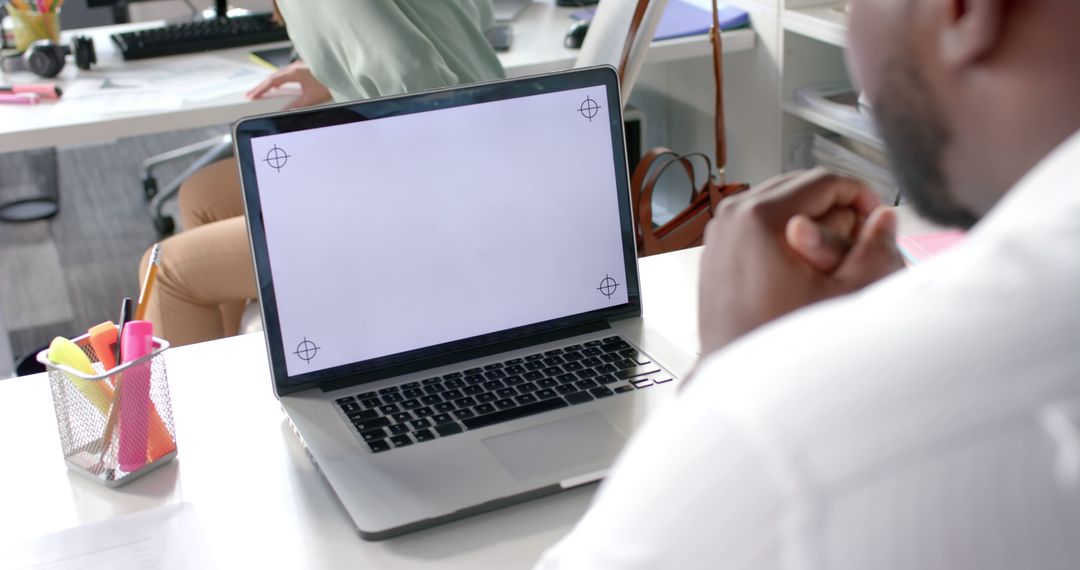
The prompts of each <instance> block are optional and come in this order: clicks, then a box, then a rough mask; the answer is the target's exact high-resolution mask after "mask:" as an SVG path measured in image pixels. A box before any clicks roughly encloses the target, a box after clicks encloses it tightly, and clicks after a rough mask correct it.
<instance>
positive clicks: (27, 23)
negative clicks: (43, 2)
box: [7, 4, 60, 51]
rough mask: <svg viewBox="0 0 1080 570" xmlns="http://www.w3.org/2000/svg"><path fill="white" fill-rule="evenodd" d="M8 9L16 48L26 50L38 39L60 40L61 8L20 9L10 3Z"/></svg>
mask: <svg viewBox="0 0 1080 570" xmlns="http://www.w3.org/2000/svg"><path fill="white" fill-rule="evenodd" d="M7 10H8V15H9V16H11V23H12V28H13V31H14V35H15V49H17V50H19V51H25V50H26V48H28V47H30V44H32V43H34V42H36V41H37V40H52V41H54V42H58V41H60V9H59V8H57V9H56V11H54V12H38V11H34V10H20V9H18V8H16V7H15V6H13V5H11V4H9V5H8V7H7Z"/></svg>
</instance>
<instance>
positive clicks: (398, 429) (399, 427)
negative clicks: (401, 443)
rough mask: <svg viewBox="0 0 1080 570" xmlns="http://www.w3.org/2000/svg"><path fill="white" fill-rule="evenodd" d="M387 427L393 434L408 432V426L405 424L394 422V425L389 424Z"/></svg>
mask: <svg viewBox="0 0 1080 570" xmlns="http://www.w3.org/2000/svg"><path fill="white" fill-rule="evenodd" d="M387 429H389V430H390V433H392V434H394V435H401V434H403V433H409V426H408V425H407V424H394V425H392V426H390V427H389V428H387Z"/></svg>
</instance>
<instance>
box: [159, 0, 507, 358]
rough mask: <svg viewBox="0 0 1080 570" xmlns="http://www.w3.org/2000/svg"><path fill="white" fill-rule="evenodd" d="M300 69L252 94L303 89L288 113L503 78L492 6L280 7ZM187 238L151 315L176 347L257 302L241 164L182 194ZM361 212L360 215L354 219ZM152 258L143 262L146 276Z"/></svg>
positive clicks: (286, 0) (217, 331)
mask: <svg viewBox="0 0 1080 570" xmlns="http://www.w3.org/2000/svg"><path fill="white" fill-rule="evenodd" d="M278 4H279V8H280V10H281V13H282V15H283V16H284V19H285V22H286V24H287V26H288V30H289V37H290V39H291V40H292V42H293V46H294V47H295V48H296V51H297V53H298V54H299V55H300V57H301V59H302V60H303V63H295V64H292V65H290V66H289V67H286V68H284V69H282V70H280V71H278V72H277V73H275V74H274V75H272V76H271V77H269V78H268V79H267V80H266V81H264V82H263V83H262V84H260V85H259V86H257V87H256V88H255V89H253V90H252V91H251V92H250V93H249V94H248V95H249V96H250V97H261V96H262V95H263V94H264V93H266V92H267V91H269V90H270V89H273V88H275V87H277V86H278V85H281V84H284V83H291V82H295V83H299V84H300V86H301V89H302V91H301V95H300V97H299V98H298V99H296V100H295V101H293V102H292V104H291V105H290V108H296V107H303V106H308V105H314V104H319V103H323V102H326V101H329V100H331V99H333V100H334V101H351V100H357V99H367V98H372V97H380V96H384V95H394V94H399V93H406V92H410V91H421V90H424V89H431V88H436V87H444V86H449V85H457V84H463V83H472V82H477V81H486V80H491V79H498V78H501V77H502V76H503V69H502V66H501V64H500V63H499V60H498V59H497V58H496V56H495V52H494V51H493V50H492V49H491V47H490V46H489V45H488V43H487V40H486V39H485V37H484V30H485V29H486V28H487V27H488V26H490V25H491V23H492V19H493V17H492V6H491V0H438V1H433V0H378V1H360V2H358V1H355V0H322V1H320V2H317V3H311V2H306V1H304V0H278ZM179 206H180V219H181V223H182V227H183V228H184V229H185V231H183V232H182V233H180V234H178V235H176V236H173V237H171V238H169V239H167V240H165V242H164V243H163V244H162V252H161V265H160V268H159V271H158V276H157V282H156V285H155V287H154V289H153V291H152V294H151V297H150V301H149V305H148V311H147V318H148V319H149V320H150V321H152V322H153V323H154V327H155V331H156V333H157V335H158V336H160V337H162V338H165V339H167V340H168V341H169V342H171V343H173V345H174V346H182V345H185V344H191V343H195V342H202V341H206V340H213V339H217V338H222V337H225V336H231V335H234V334H236V332H237V330H238V328H239V323H240V317H241V314H242V313H243V310H244V306H245V304H246V302H247V301H248V300H249V299H256V298H257V297H258V293H257V291H256V287H255V271H254V267H253V264H252V260H251V250H250V248H249V246H248V236H247V228H246V226H245V222H244V218H243V214H244V206H243V196H242V193H241V188H240V178H239V173H238V171H237V166H236V160H235V159H226V160H222V161H220V162H217V163H215V164H212V165H210V166H207V167H206V168H204V169H202V170H200V171H199V172H197V173H196V174H195V175H194V176H192V177H191V178H189V179H188V180H187V181H186V182H185V183H184V185H183V186H182V187H181V190H180V197H179ZM361 214H362V213H360V212H357V215H358V216H359V215H361ZM148 257H149V251H148V252H147V254H146V255H144V256H143V260H142V263H141V265H140V282H141V281H142V279H141V276H142V275H144V274H145V271H146V264H147V260H148Z"/></svg>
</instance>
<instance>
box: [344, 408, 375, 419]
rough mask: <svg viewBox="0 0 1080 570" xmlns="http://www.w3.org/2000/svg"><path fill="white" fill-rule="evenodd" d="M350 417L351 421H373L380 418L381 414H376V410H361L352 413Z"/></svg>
mask: <svg viewBox="0 0 1080 570" xmlns="http://www.w3.org/2000/svg"><path fill="white" fill-rule="evenodd" d="M348 416H349V419H350V420H354V421H356V420H359V421H364V420H373V419H375V418H377V417H379V412H376V411H375V410H360V411H358V412H352V413H350V414H348Z"/></svg>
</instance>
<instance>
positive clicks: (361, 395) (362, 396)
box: [356, 392, 375, 400]
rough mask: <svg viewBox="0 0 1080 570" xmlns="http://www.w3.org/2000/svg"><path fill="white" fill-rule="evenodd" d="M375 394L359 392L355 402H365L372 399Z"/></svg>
mask: <svg viewBox="0 0 1080 570" xmlns="http://www.w3.org/2000/svg"><path fill="white" fill-rule="evenodd" d="M374 397H375V392H361V393H359V394H357V395H356V399H357V400H366V399H368V398H374Z"/></svg>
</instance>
